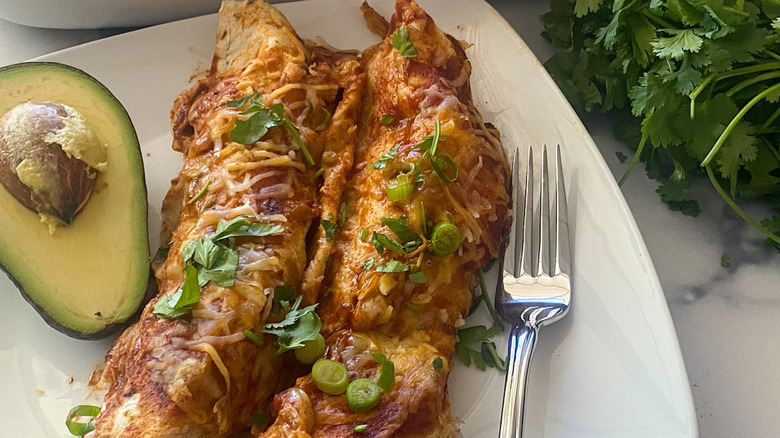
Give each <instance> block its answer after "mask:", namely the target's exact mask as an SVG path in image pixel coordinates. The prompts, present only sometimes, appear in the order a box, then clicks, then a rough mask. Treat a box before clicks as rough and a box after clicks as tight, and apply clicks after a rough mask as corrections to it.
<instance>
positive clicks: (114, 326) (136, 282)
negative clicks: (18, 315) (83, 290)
mask: <svg viewBox="0 0 780 438" xmlns="http://www.w3.org/2000/svg"><path fill="white" fill-rule="evenodd" d="M23 70H27V71H28V72H29V74H30V75H31V77H33V78H32V79H30V81H32V82H34V81H35V79H34V76H35V75H36V74H38V73H39V72H45V73H49V74H50V73H51V72H55V73H56V72H61V73H62V75H63V76H69V77H71V78H76V80H78V81H80V85H82V86H83V87H82V88H83V89H84V90H86V91H84V92H89V93H91V94H92V95H94V97H97V98H98V99H99V100H100V101H101V102H103V103H105V102H109V104H110V105H111V108H112V110H113V112H114V115H115V116H117V117H118V118H119V119H120V120H119V122H120V123H119V124H120V125H121V126H118V127H116V133H117V135H120V136H121V138H123V139H124V141H122V142H119V143H122V144H127V145H129V147H131V148H132V149H134V150H133V151H125V154H127V156H131V158H130V161H132V163H131V164H128V169H131V170H132V177H133V179H136V178H137V179H138V181H136V183H137V184H136V185H135V186H134V190H137V191H138V192H136V193H135V194H134V196H132V197H131V198H132V200H134V201H135V200H138V199H140V198H143V202H134V203H133V207H132V211H133V213H132V214H133V218H134V219H137V220H134V221H133V224H132V225H133V226H134V230H133V231H134V232H135V233H136V235H134V237H133V239H134V240H133V241H132V243H133V248H135V249H138V248H143V254H137V255H135V256H134V258H133V259H132V260H128V261H127V263H132V264H133V266H135V268H136V269H134V270H133V273H134V275H133V276H132V283H133V284H131V285H129V286H128V287H126V288H124V289H123V290H124V293H128V294H131V295H132V297H131V299H129V300H128V301H129V302H130V303H131V304H130V305H129V306H126V307H125V308H123V309H122V311H121V312H120V316H121V317H119V318H116V319H112V320H109V321H105V323H103V324H102V325H100V326H98V327H95V325H94V321H78V320H75V321H73V320H65V318H63V317H58V316H57V315H55V313H56V312H52V311H51V310H50V309H49V307H48V302H46V301H45V300H42V299H40V298H39V299H38V300H36V299H35V298H34V296H33V295H34V294H32V293H30V291H29V290H28V289H29V288H30V287H29V285H26V284H25V282H24V281H20V279H19V278H17V276H23V275H20V273H19V272H16V273H14V272H13V268H11V267H9V266H7V264H13V263H14V261H13V260H10V261H9V260H7V259H6V258H5V257H4V256H3V254H1V253H0V270H2V271H3V272H4V273H5V274H6V275H7V276H8V278H9V279H10V280H11V281H12V282H13V284H14V285H15V286H16V287H17V288H18V289H19V291H20V293H21V295H22V297H23V298H24V299H25V301H27V302H28V303H30V305H31V306H32V307H33V308H34V309H35V310H36V312H38V314H39V315H40V316H41V317H42V319H43V320H44V321H45V322H46V323H47V324H48V325H49V326H51V327H52V328H54V329H56V330H57V331H59V332H61V333H63V334H65V335H67V336H69V337H72V338H75V339H83V340H97V339H101V338H105V337H108V336H110V335H112V334H114V333H116V332H117V331H119V330H120V329H122V328H124V327H126V326H128V325H129V324H130V323H131V322H132V321H133V320H134V319H136V318H137V316H138V315H139V314H140V312H141V311H142V310H143V304H144V303H145V302H147V301H148V299H149V298H150V295H149V291H150V287H149V286H150V284H153V283H154V282H152V281H150V280H151V271H150V268H149V254H148V223H147V222H148V213H147V208H148V207H147V203H146V199H147V193H146V183H145V174H144V169H143V160H142V158H141V149H140V144H139V141H138V136H137V134H136V131H135V129H134V127H133V125H132V121H131V119H130V116H129V114H128V113H127V111H126V109H125V108H124V107H123V106H122V104H121V103H120V102H119V100H118V99H117V98H116V97H115V96H114V95H113V94H112V93H111V92H110V91H109V90H108V88H106V87H105V86H104V85H103V84H101V83H100V82H99V81H98V80H97V79H95V78H93V77H92V76H90V75H89V74H87V73H85V72H84V71H82V70H80V69H78V68H75V67H72V66H69V65H65V64H60V63H55V62H25V63H20V64H13V65H9V66H5V67H0V109H2V106H3V105H2V100H3V99H9V98H8V97H6V96H3V93H2V92H3V91H4V88H3V87H4V85H3V82H4V81H5V80H6V76H7V74H8V73H12V74H13V75H15V76H17V77H18V75H19V74H22V73H25V74H26V73H27V72H23ZM57 74H59V73H57ZM52 101H54V100H53V99H52ZM17 103H21V101H19V102H17ZM63 103H68V102H63ZM112 138H113V137H112ZM123 156H124V155H123ZM109 166H111V165H110V163H109ZM114 167H116V165H115V166H114ZM111 171H115V172H116V171H117V170H116V169H112V168H111V167H109V169H108V170H107V172H111ZM115 185H116V184H115ZM2 190H5V189H4V188H3V187H0V191H2ZM89 202H93V201H92V200H90V201H89ZM20 205H21V204H20ZM2 208H5V207H4V206H2V205H0V209H2ZM128 208H130V207H128ZM0 213H1V212H0ZM31 214H32V213H31ZM141 216H142V220H138V219H140V218H141ZM103 220H106V221H109V220H111V217H106V218H104V219H103ZM32 221H37V217H34V218H33V219H32ZM78 221H79V217H76V219H75V221H74V222H78ZM33 225H36V226H40V227H44V226H43V224H40V223H34V224H33ZM44 228H45V227H44ZM14 231H18V230H12V231H11V232H14ZM122 231H126V230H117V232H118V233H119V232H122ZM3 232H9V231H6V230H3V227H0V234H1V233H3ZM58 232H59V231H58ZM0 243H2V242H0ZM0 246H1V245H0ZM1 251H2V248H1V247H0V252H1ZM54 262H55V263H56V260H55V261H54ZM98 262H102V261H98ZM44 265H45V263H44ZM36 274H37V275H39V276H46V275H47V273H46V272H37V273H36ZM78 275H81V276H82V278H86V277H87V276H89V275H91V272H90V270H89V269H84V272H80V273H78ZM54 281H56V280H54ZM82 298H84V299H87V300H88V299H89V297H82ZM97 320H98V318H95V321H97ZM82 322H83V324H82Z"/></svg>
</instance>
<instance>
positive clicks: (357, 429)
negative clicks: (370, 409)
mask: <svg viewBox="0 0 780 438" xmlns="http://www.w3.org/2000/svg"><path fill="white" fill-rule="evenodd" d="M366 429H368V424H358V425H357V426H355V428H354V429H352V432H358V433H363V432H365V431H366Z"/></svg>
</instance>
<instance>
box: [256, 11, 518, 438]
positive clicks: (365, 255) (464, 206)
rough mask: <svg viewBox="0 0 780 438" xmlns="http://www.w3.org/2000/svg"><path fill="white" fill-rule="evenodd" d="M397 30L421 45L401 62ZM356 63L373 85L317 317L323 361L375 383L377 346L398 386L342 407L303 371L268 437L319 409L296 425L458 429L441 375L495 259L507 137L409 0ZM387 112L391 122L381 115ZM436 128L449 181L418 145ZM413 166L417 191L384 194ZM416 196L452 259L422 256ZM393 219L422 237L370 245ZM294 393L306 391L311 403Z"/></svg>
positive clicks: (369, 433)
mask: <svg viewBox="0 0 780 438" xmlns="http://www.w3.org/2000/svg"><path fill="white" fill-rule="evenodd" d="M364 12H365V9H364ZM369 16H371V14H369ZM372 20H373V22H374V24H376V19H375V18H374V19H372ZM380 24H381V23H380ZM402 27H403V28H406V29H407V31H408V32H409V35H410V40H411V41H412V43H413V45H414V46H415V48H416V50H417V53H418V54H417V56H416V57H414V58H404V57H403V56H401V54H400V53H399V52H398V50H396V49H395V48H394V47H393V46H392V44H391V41H390V40H391V35H392V34H393V33H394V32H395V31H396V30H398V29H399V28H402ZM363 62H364V65H365V68H366V72H367V87H366V88H367V91H366V96H365V98H364V104H363V114H362V118H361V125H360V130H359V133H358V146H357V148H356V151H355V165H354V168H353V171H352V173H351V175H350V177H349V180H348V182H347V187H346V190H345V191H344V197H343V202H344V205H345V210H346V220H345V221H344V224H343V226H342V227H341V229H340V232H339V233H338V235H337V236H336V237H335V238H334V240H333V245H332V249H331V254H330V264H329V267H328V269H327V271H326V273H325V278H324V282H323V289H324V290H327V291H328V292H329V294H324V293H323V294H322V295H321V307H320V309H319V314H320V315H321V317H322V319H323V334H324V335H325V336H326V344H327V346H328V352H327V354H326V356H327V357H329V358H331V359H336V360H339V361H340V362H342V363H344V364H345V365H346V366H347V369H348V371H349V374H350V378H351V379H354V378H358V377H367V378H371V379H374V380H376V379H377V376H378V374H379V370H380V368H381V367H380V365H379V364H378V363H377V362H376V361H375V360H374V359H373V358H372V356H371V355H372V354H374V353H381V354H384V355H385V356H387V357H388V358H389V359H390V360H391V361H393V363H394V364H395V381H394V383H393V386H392V388H391V390H390V391H389V392H386V393H383V395H382V397H381V401H380V403H379V405H377V407H375V408H373V409H372V410H370V411H368V412H364V413H356V412H353V411H352V410H350V409H349V408H348V406H347V404H346V398H345V396H344V395H340V396H332V395H328V394H325V393H323V392H322V391H319V390H318V389H317V388H316V385H314V384H313V382H312V380H311V377H310V376H307V377H303V378H301V379H299V380H298V381H297V383H296V386H295V388H293V389H291V390H289V391H287V392H284V393H282V394H280V395H278V396H277V397H276V399H275V402H274V407H275V411H276V412H279V413H282V412H283V413H284V415H283V417H282V416H281V415H280V417H279V418H278V419H277V422H276V423H275V424H274V425H273V426H272V427H271V429H269V431H273V430H277V429H275V428H276V427H277V426H280V427H281V426H283V425H285V424H287V425H289V424H290V422H291V419H293V418H295V419H297V420H298V423H297V424H299V425H308V424H310V422H308V421H307V422H302V421H300V420H302V419H303V418H305V417H307V416H308V415H312V414H311V413H312V412H313V415H314V421H313V426H312V427H311V428H305V427H304V428H302V429H301V430H298V431H297V432H296V433H302V432H305V433H306V435H302V436H312V437H357V436H360V437H391V436H392V437H454V436H455V434H456V432H457V431H456V429H455V427H453V425H452V418H451V417H450V411H449V403H448V401H447V389H446V388H447V387H446V380H447V376H448V375H449V372H450V370H451V362H450V359H451V358H452V355H453V349H454V344H455V341H456V331H457V329H456V327H457V325H458V324H459V323H460V322H462V317H464V316H465V315H466V313H467V311H468V308H469V306H470V303H471V289H472V288H473V287H474V286H475V284H476V282H477V276H478V270H479V269H480V267H481V266H483V265H484V264H486V263H487V262H488V261H489V260H491V259H493V258H496V257H498V256H499V252H500V247H501V239H502V235H503V233H504V230H505V228H506V227H507V225H508V219H509V190H510V187H509V184H510V182H509V181H510V178H509V176H510V170H509V166H508V163H507V158H506V154H505V152H504V150H503V148H502V146H501V144H500V143H499V142H498V140H497V138H496V137H495V136H494V135H492V134H491V133H490V132H489V130H488V129H487V128H486V127H485V126H484V124H483V122H482V119H481V116H480V115H479V112H478V111H477V110H476V109H475V107H474V105H473V102H472V98H471V90H470V85H469V75H470V72H471V67H470V64H469V62H468V60H467V58H466V56H465V53H464V51H463V49H462V47H461V45H460V44H459V43H458V42H457V41H456V40H455V39H454V38H452V37H451V36H449V35H447V34H445V33H444V32H442V31H441V30H440V29H439V28H438V27H436V25H435V23H434V22H433V20H432V19H431V18H430V17H429V16H428V15H427V14H426V13H425V12H424V11H423V10H422V9H420V7H419V6H418V5H417V4H416V3H415V2H414V1H412V0H397V1H396V9H395V14H394V15H393V17H392V19H391V20H390V23H389V26H388V27H387V33H386V35H385V40H384V41H383V42H381V43H380V44H379V45H378V46H375V47H372V48H370V49H368V50H366V51H365V52H364V53H363ZM383 115H390V116H392V117H393V118H394V120H393V121H392V122H391V123H383V122H382V116H383ZM437 124H438V125H439V126H440V129H441V135H442V136H443V137H442V138H441V140H440V141H439V143H438V149H437V150H438V152H437V153H438V154H446V155H447V156H449V157H450V158H451V159H452V162H453V163H455V165H456V166H457V168H458V170H459V172H458V177H457V178H456V179H455V180H454V181H450V182H447V181H444V179H443V178H440V177H438V175H437V174H436V172H435V171H434V170H433V168H432V165H431V161H430V159H429V157H427V156H425V155H424V150H422V149H421V148H420V147H419V145H420V143H422V142H423V141H424V140H425V137H426V136H431V135H432V134H433V133H434V131H435V126H436V125H437ZM391 150H395V151H396V152H395V155H394V157H393V158H392V159H391V160H387V163H386V165H385V166H384V167H382V166H379V167H380V168H379V169H377V168H375V166H374V163H377V162H378V161H379V160H380V158H381V157H382V156H383V154H387V153H388V152H390V151H391ZM415 168H416V169H417V174H419V175H421V176H422V177H421V178H420V180H419V181H418V182H417V183H416V184H415V190H414V192H413V194H412V195H410V196H409V197H408V198H406V199H403V200H401V201H395V202H393V201H390V200H389V199H388V197H387V192H386V186H387V183H388V181H390V180H392V179H394V178H395V177H396V176H397V175H399V174H400V173H406V172H412V169H415ZM449 176H452V173H449ZM421 204H422V205H423V206H424V211H425V216H426V219H427V220H428V221H431V222H433V223H436V222H440V221H444V220H451V221H453V222H454V224H455V225H457V227H458V228H459V229H460V230H461V232H462V233H463V235H464V240H463V242H462V243H461V245H460V248H459V249H458V251H456V252H455V253H454V254H452V255H448V256H444V257H435V256H433V255H431V253H430V252H429V251H428V245H429V242H428V241H427V240H426V239H425V238H424V237H425V232H424V229H425V228H427V227H426V226H424V224H423V218H422V217H421V216H422V215H421V207H420V206H421ZM400 217H406V218H407V220H408V226H409V228H411V229H412V230H414V231H415V232H416V233H418V234H419V235H421V236H423V243H422V245H421V246H420V247H419V248H418V249H416V250H414V251H413V252H412V253H411V254H407V255H403V254H398V253H395V252H392V251H389V250H385V251H383V252H378V251H377V250H376V248H375V247H374V245H373V244H372V243H371V235H372V233H374V232H376V233H384V234H386V235H388V236H393V233H392V232H391V231H390V230H389V228H388V227H387V226H386V225H384V224H383V222H382V220H383V218H392V219H398V218H400ZM364 230H365V231H364ZM366 236H367V238H366ZM368 260H373V264H374V266H377V265H381V264H386V263H388V262H389V261H391V260H395V261H397V262H402V263H405V264H407V265H409V266H413V268H412V269H417V270H419V272H423V273H424V274H425V276H426V277H427V281H426V282H425V283H424V284H419V283H413V282H412V281H410V280H409V277H408V272H401V273H383V272H378V271H377V270H376V269H375V268H373V269H372V268H366V267H365V266H366V265H365V263H366V262H367V261H368ZM436 358H439V359H441V362H442V367H441V369H436V368H434V366H433V361H434V360H435V359H436ZM300 391H303V392H305V393H306V394H307V396H308V400H309V403H310V404H309V405H307V404H306V402H305V400H306V399H305V398H303V397H300V396H299V395H300ZM302 405H303V406H302ZM295 412H299V414H298V416H296V415H295V414H294V413H295ZM360 424H366V425H367V427H366V430H365V431H364V432H360V433H359V432H355V431H354V427H355V426H357V425H360ZM260 436H274V435H260Z"/></svg>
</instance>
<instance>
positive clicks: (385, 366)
mask: <svg viewBox="0 0 780 438" xmlns="http://www.w3.org/2000/svg"><path fill="white" fill-rule="evenodd" d="M371 357H372V358H374V360H375V361H377V363H379V364H381V365H382V371H380V372H379V378H378V379H377V381H376V384H377V386H379V387H380V388H382V390H383V391H384V392H389V391H390V388H391V387H392V386H393V380H395V364H394V363H393V361H391V360H390V359H388V358H387V356H385V355H384V354H381V353H376V354H372V355H371Z"/></svg>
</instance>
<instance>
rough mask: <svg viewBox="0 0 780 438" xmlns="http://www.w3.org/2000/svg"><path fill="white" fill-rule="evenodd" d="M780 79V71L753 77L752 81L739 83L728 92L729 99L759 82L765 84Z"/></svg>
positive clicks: (746, 80) (747, 80)
mask: <svg viewBox="0 0 780 438" xmlns="http://www.w3.org/2000/svg"><path fill="white" fill-rule="evenodd" d="M775 78H780V71H771V72H767V73H764V74H760V75H758V76H753V77H752V78H750V79H745V80H744V81H742V82H740V83H738V84H737V85H734V86H733V87H731V88H729V90H728V91H726V93H725V94H726V96H727V97H732V96H734V95H735V94H737V93H739V92H740V91H742V90H744V89H745V88H747V87H749V86H751V85H754V84H757V83H759V82H763V81H766V80H769V79H775Z"/></svg>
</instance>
